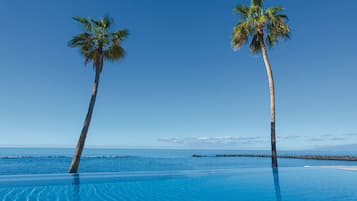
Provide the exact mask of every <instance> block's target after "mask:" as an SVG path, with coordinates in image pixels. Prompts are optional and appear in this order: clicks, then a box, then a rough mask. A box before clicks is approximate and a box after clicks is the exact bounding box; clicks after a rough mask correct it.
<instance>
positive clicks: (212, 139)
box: [158, 136, 264, 145]
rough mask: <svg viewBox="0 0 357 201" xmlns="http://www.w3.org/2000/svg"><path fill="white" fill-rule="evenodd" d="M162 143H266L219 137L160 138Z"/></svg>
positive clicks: (245, 137) (246, 137) (249, 138)
mask: <svg viewBox="0 0 357 201" xmlns="http://www.w3.org/2000/svg"><path fill="white" fill-rule="evenodd" d="M158 141H160V142H167V143H174V144H186V145H234V144H241V143H248V144H252V143H260V142H264V139H263V138H262V137H255V136H253V137H250V136H241V137H238V136H219V137H182V138H180V137H172V138H159V139H158Z"/></svg>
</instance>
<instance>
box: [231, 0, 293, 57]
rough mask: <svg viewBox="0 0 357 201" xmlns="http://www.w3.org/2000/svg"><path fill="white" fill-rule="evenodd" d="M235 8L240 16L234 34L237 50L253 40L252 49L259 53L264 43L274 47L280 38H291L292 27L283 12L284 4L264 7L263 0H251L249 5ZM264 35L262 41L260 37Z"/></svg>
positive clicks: (250, 46) (233, 44)
mask: <svg viewBox="0 0 357 201" xmlns="http://www.w3.org/2000/svg"><path fill="white" fill-rule="evenodd" d="M233 10H234V11H235V13H237V14H238V15H239V17H240V21H239V22H238V23H237V24H236V25H235V26H234V28H233V34H232V46H233V49H235V50H236V49H238V48H240V47H241V46H242V45H244V44H246V43H247V41H248V40H251V41H250V45H249V49H250V51H251V52H252V53H258V52H260V48H261V46H262V45H265V44H264V43H267V46H269V47H273V46H274V45H275V44H276V43H277V42H278V41H279V40H281V39H289V38H290V28H289V26H288V24H287V22H286V21H287V20H288V17H287V15H285V14H283V13H282V11H283V10H284V8H283V7H282V6H275V7H270V8H267V9H264V8H263V0H251V4H250V6H249V7H246V6H244V5H239V6H236V7H234V9H233ZM264 36H265V38H264V40H263V41H260V40H259V38H260V37H264ZM250 38H251V39H250Z"/></svg>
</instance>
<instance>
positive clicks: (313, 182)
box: [0, 168, 357, 201]
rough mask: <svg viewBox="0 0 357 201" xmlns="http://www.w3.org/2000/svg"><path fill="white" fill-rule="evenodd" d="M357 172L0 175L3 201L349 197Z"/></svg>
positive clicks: (340, 200) (329, 200) (354, 195)
mask: <svg viewBox="0 0 357 201" xmlns="http://www.w3.org/2000/svg"><path fill="white" fill-rule="evenodd" d="M356 178H357V172H352V171H343V170H333V169H320V168H280V169H279V170H275V171H274V170H272V169H270V168H250V169H248V168H242V169H235V170H209V171H207V170H206V171H194V170H191V171H150V172H125V173H114V172H113V173H83V174H79V175H69V174H48V175H27V176H1V177H0V195H1V200H2V201H15V200H31V201H32V200H33V201H37V200H53V201H55V200H67V201H99V200H108V201H111V200H113V201H114V200H126V201H139V200H140V201H238V200H241V201H282V200H284V201H347V200H351V201H352V200H357V192H356V186H357V180H356Z"/></svg>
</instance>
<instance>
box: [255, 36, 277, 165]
mask: <svg viewBox="0 0 357 201" xmlns="http://www.w3.org/2000/svg"><path fill="white" fill-rule="evenodd" d="M259 42H260V47H261V49H262V54H263V59H264V64H265V68H266V71H267V75H268V80H269V92H270V112H271V120H270V141H271V162H272V163H271V164H272V167H273V168H275V167H278V160H277V154H276V137H275V94H274V93H275V92H274V80H273V72H272V70H271V67H270V64H269V59H268V53H267V50H266V47H265V43H264V35H263V33H260V34H259Z"/></svg>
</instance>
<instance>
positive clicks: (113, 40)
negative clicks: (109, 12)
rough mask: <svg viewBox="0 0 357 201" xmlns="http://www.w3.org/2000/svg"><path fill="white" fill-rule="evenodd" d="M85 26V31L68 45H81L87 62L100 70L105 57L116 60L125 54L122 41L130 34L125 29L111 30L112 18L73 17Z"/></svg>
mask: <svg viewBox="0 0 357 201" xmlns="http://www.w3.org/2000/svg"><path fill="white" fill-rule="evenodd" d="M73 19H74V20H76V21H78V22H80V23H81V24H82V25H83V26H84V32H83V33H80V34H78V35H76V36H74V37H73V38H72V40H70V41H69V43H68V46H70V47H79V48H80V52H81V54H82V55H83V56H84V58H85V64H87V63H88V62H93V67H94V68H95V70H98V71H99V72H100V71H101V70H102V67H103V59H107V60H110V61H115V60H119V59H121V58H123V57H124V56H125V51H124V49H123V48H122V47H121V42H122V41H123V39H125V38H126V37H127V36H128V31H127V30H125V29H121V30H117V31H114V32H111V30H110V26H111V24H112V20H110V18H109V17H104V18H103V19H101V20H94V19H91V18H89V19H86V18H83V17H73Z"/></svg>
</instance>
